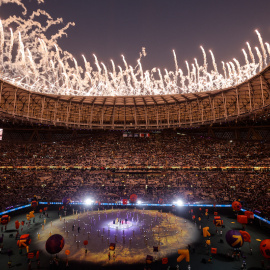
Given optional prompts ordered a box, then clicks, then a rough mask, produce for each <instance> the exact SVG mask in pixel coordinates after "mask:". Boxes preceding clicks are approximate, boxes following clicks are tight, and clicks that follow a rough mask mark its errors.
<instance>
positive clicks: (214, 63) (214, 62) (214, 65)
mask: <svg viewBox="0 0 270 270" xmlns="http://www.w3.org/2000/svg"><path fill="white" fill-rule="evenodd" d="M209 52H210V54H211V57H212V61H213V67H214V69H215V72H216V73H218V69H217V64H216V60H215V56H214V54H213V52H212V51H211V50H209Z"/></svg>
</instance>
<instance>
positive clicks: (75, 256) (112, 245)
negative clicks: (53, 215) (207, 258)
mask: <svg viewBox="0 0 270 270" xmlns="http://www.w3.org/2000/svg"><path fill="white" fill-rule="evenodd" d="M120 219H121V225H120V222H119V221H120ZM126 220H127V222H126ZM116 221H118V222H116ZM122 221H123V224H122ZM50 234H60V235H62V236H63V237H64V239H65V246H64V248H63V250H62V251H61V252H60V253H59V254H58V255H59V256H60V257H62V258H63V259H66V257H68V259H69V260H77V261H87V262H92V263H96V264H102V265H110V264H117V263H125V264H134V263H145V259H146V256H147V255H150V256H152V257H153V258H154V260H158V259H161V258H164V257H167V256H169V255H171V254H175V253H177V250H178V249H181V248H187V245H188V244H190V243H192V242H194V241H196V239H197V238H198V237H199V231H198V229H197V228H196V226H195V225H194V224H193V223H191V222H190V221H188V220H186V219H184V218H181V217H177V216H175V215H173V214H171V213H162V212H159V211H154V210H138V209H125V210H119V209H116V210H113V209H112V210H104V211H88V212H87V211H86V212H83V213H81V214H79V215H71V216H67V217H62V219H61V220H60V219H58V220H56V221H53V222H52V224H50V223H49V224H46V225H45V229H44V230H43V231H42V230H40V240H38V239H37V237H36V239H35V244H36V245H37V247H39V248H40V249H42V250H44V252H46V251H45V248H44V247H45V242H46V240H47V239H48V238H49V236H50ZM86 240H87V242H88V244H87V245H86V246H84V244H83V242H84V241H86ZM86 249H87V252H86V251H85V250H86ZM66 250H70V255H68V256H66V255H65V251H66Z"/></svg>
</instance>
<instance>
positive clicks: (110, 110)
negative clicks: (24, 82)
mask: <svg viewBox="0 0 270 270" xmlns="http://www.w3.org/2000/svg"><path fill="white" fill-rule="evenodd" d="M0 91H1V95H0V115H1V116H2V117H5V118H13V119H14V118H17V119H20V120H23V121H26V122H30V123H31V122H34V123H43V124H48V125H55V126H67V127H73V128H85V129H95V128H96V129H100V128H102V129H106V128H108V129H111V128H113V129H134V128H136V129H151V128H152V129H156V128H170V127H180V126H187V125H188V126H198V125H202V124H211V123H214V122H216V121H219V122H224V121H228V120H231V119H235V118H239V117H242V116H246V115H248V114H250V115H251V114H256V113H258V112H259V111H261V110H264V109H267V110H268V109H269V105H270V66H268V67H267V68H265V69H264V70H263V71H261V72H260V73H258V74H257V75H256V76H254V77H252V78H251V79H249V80H248V81H245V82H243V83H241V84H240V85H237V86H235V87H231V88H228V89H223V90H214V91H208V92H198V93H190V94H174V95H159V96H110V97H106V96H62V95H52V94H42V93H36V92H31V91H28V90H25V89H22V88H18V87H17V86H14V85H12V84H10V83H7V82H5V81H0Z"/></svg>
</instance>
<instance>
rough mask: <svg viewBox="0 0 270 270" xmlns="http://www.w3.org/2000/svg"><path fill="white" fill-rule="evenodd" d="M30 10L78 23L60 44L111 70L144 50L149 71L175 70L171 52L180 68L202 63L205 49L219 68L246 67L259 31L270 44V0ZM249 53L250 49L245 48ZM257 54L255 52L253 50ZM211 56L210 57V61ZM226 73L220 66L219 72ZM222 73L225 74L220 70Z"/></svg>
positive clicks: (109, 3)
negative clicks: (223, 65) (236, 64)
mask: <svg viewBox="0 0 270 270" xmlns="http://www.w3.org/2000/svg"><path fill="white" fill-rule="evenodd" d="M23 2H24V3H25V5H26V6H27V8H28V9H29V13H30V10H35V9H37V8H41V9H45V10H46V11H47V12H48V13H50V14H51V16H52V17H53V18H57V17H62V18H63V19H64V23H67V22H69V21H74V22H75V23H76V25H75V27H72V28H70V29H69V30H68V38H65V37H64V38H63V39H62V40H61V41H60V42H59V44H60V46H61V47H62V48H63V49H65V50H68V51H70V52H71V53H73V54H74V55H75V57H76V58H77V59H78V60H79V62H80V59H81V54H84V55H85V56H86V58H87V59H88V60H89V61H90V62H92V63H93V62H94V59H93V57H92V54H93V53H95V54H96V55H97V57H98V59H99V60H100V61H103V62H104V63H106V64H107V65H108V66H109V65H110V59H113V60H114V61H115V63H116V64H117V65H119V64H121V65H122V66H123V62H122V58H121V54H124V55H125V58H126V60H127V62H128V64H129V65H132V66H135V65H136V60H137V59H138V58H139V52H140V51H141V48H142V47H145V48H146V52H147V56H146V57H145V58H144V59H142V65H143V67H144V69H149V68H152V67H154V66H156V67H159V68H168V69H170V70H174V61H173V54H172V49H175V51H176V54H177V59H178V64H179V67H181V68H183V69H185V63H184V61H185V60H187V61H189V62H190V63H191V62H193V59H194V57H196V58H197V59H198V60H199V63H200V64H202V63H203V57H202V53H201V50H200V48H199V47H200V45H202V46H203V47H204V49H205V50H206V51H207V52H208V50H209V49H211V50H212V51H213V52H214V54H215V57H216V61H217V63H218V65H219V68H220V61H221V60H223V61H224V62H226V61H231V60H232V58H234V57H236V58H237V59H238V60H239V61H240V63H241V64H244V57H243V54H242V52H241V49H242V48H246V45H245V42H246V41H249V42H250V43H251V46H252V48H254V47H255V46H259V42H258V39H257V35H256V33H255V32H254V30H255V29H258V30H259V31H260V33H261V34H262V37H263V39H264V42H270V20H269V10H270V1H269V0H260V1H255V0H237V1H236V0H226V1H221V0H76V1H75V0H47V1H45V4H41V5H37V4H36V1H34V0H32V1H23ZM21 11H22V9H21V8H19V7H16V6H15V5H12V4H9V5H3V6H1V7H0V17H2V18H6V17H7V16H8V15H11V14H17V15H18V14H20V12H21ZM246 51H247V50H246ZM254 53H255V50H254ZM210 60H211V58H210V55H209V54H208V62H210ZM220 69H221V68H220ZM220 71H221V70H220Z"/></svg>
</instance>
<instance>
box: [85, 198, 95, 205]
mask: <svg viewBox="0 0 270 270" xmlns="http://www.w3.org/2000/svg"><path fill="white" fill-rule="evenodd" d="M93 202H94V201H93V200H91V199H86V200H85V201H84V203H85V204H86V205H90V204H92V203H93Z"/></svg>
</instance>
